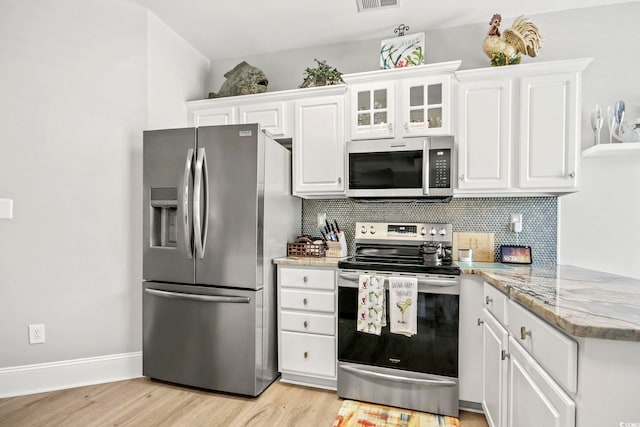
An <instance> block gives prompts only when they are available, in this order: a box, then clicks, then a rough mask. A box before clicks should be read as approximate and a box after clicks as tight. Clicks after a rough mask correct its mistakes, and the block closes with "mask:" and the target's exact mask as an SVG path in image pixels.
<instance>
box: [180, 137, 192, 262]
mask: <svg viewBox="0 0 640 427" xmlns="http://www.w3.org/2000/svg"><path fill="white" fill-rule="evenodd" d="M192 165H193V148H189V151H187V160H186V161H185V164H184V179H183V183H182V184H183V192H182V212H183V215H182V225H183V228H184V245H185V247H186V248H187V254H188V255H189V258H193V249H192V244H191V220H190V218H191V214H190V213H189V206H190V204H189V182H190V181H191V176H192V175H193V171H192Z"/></svg>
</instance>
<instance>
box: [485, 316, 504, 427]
mask: <svg viewBox="0 0 640 427" xmlns="http://www.w3.org/2000/svg"><path fill="white" fill-rule="evenodd" d="M508 339H509V333H508V332H507V330H506V329H505V328H504V327H503V326H502V325H501V324H500V323H499V322H498V321H497V320H496V319H495V318H494V317H493V315H491V313H490V312H489V311H488V310H487V309H485V310H484V323H483V329H482V354H483V358H482V410H483V411H484V415H485V417H487V422H488V423H489V426H490V427H503V426H506V425H507V424H506V410H507V401H506V399H507V368H508V365H507V363H505V361H504V360H505V358H506V355H507V354H508V345H509V344H508V343H509V341H508Z"/></svg>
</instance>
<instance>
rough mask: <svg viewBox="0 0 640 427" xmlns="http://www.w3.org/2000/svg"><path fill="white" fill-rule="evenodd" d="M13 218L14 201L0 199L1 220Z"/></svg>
mask: <svg viewBox="0 0 640 427" xmlns="http://www.w3.org/2000/svg"><path fill="white" fill-rule="evenodd" d="M12 218H13V200H12V199H0V219H12Z"/></svg>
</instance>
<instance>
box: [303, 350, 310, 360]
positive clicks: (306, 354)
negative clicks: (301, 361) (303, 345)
mask: <svg viewBox="0 0 640 427" xmlns="http://www.w3.org/2000/svg"><path fill="white" fill-rule="evenodd" d="M307 357H309V353H307V352H306V351H305V352H304V358H305V359H306V358H307Z"/></svg>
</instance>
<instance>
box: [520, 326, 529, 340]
mask: <svg viewBox="0 0 640 427" xmlns="http://www.w3.org/2000/svg"><path fill="white" fill-rule="evenodd" d="M527 335H529V336H531V331H527V328H526V327H525V326H522V327H521V328H520V339H521V340H523V341H524V340H526V339H527Z"/></svg>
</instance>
